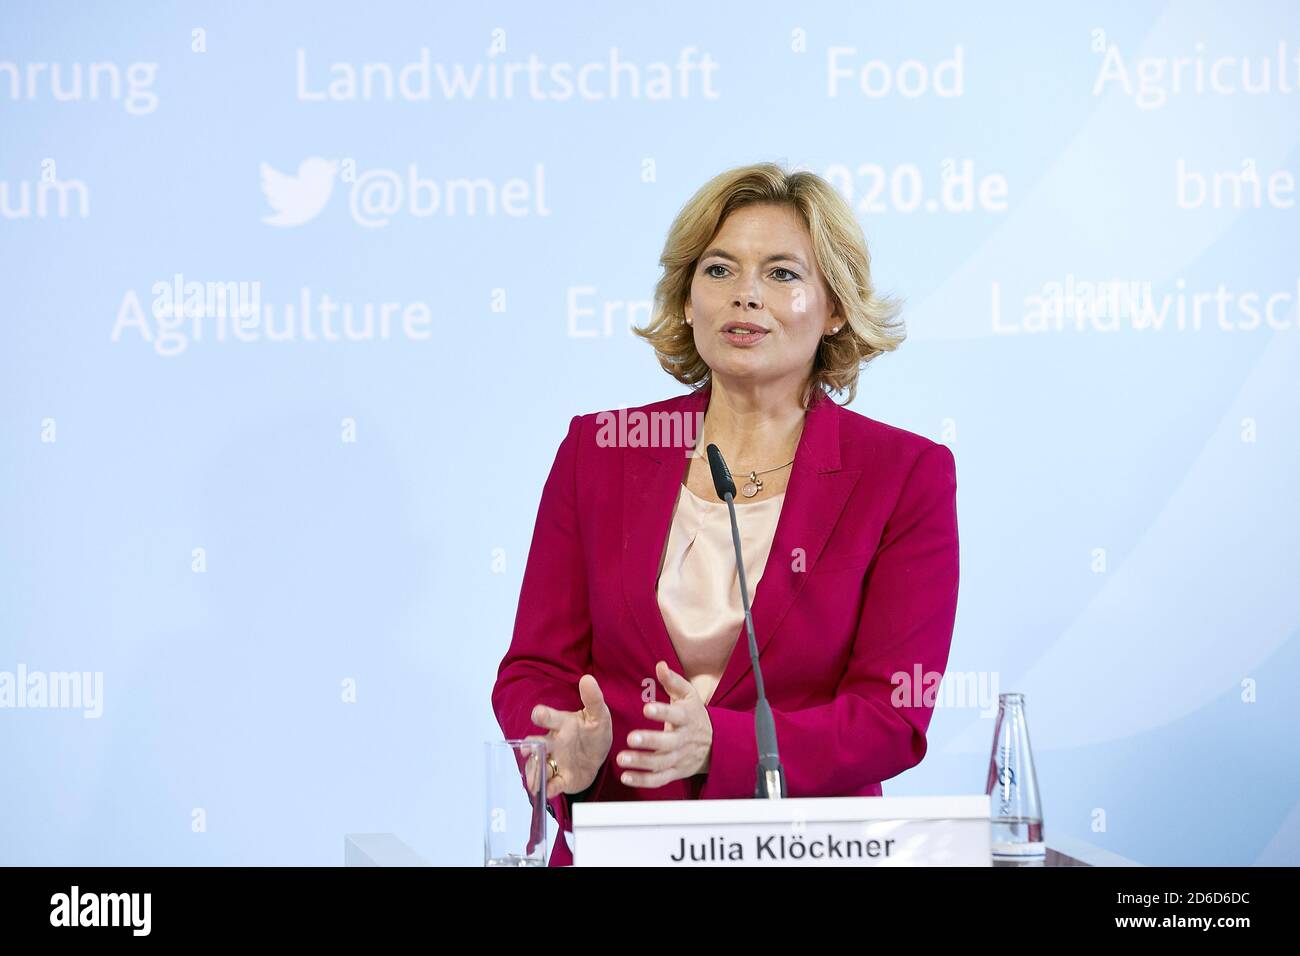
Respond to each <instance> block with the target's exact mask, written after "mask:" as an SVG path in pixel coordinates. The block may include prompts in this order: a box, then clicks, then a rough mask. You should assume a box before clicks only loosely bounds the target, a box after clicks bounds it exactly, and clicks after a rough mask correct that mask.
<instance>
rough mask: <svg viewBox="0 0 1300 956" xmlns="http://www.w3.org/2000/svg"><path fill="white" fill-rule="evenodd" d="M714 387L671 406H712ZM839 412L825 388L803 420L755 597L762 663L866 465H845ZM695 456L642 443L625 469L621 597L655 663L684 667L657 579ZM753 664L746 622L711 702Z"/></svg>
mask: <svg viewBox="0 0 1300 956" xmlns="http://www.w3.org/2000/svg"><path fill="white" fill-rule="evenodd" d="M709 391H710V387H709V386H705V387H703V388H701V389H698V390H696V391H694V392H692V393H691V394H689V395H685V396H683V397H682V399H681V400H680V403H679V405H678V406H677V407H676V408H675V410H676V411H679V412H682V413H684V414H693V413H695V412H697V411H700V412H702V411H704V410H706V409H707V407H708V398H709ZM839 415H840V408H839V406H838V405H836V404H835V403H834V402H833V401H832V400H831V399H830V397H829V396H826V395H824V394H819V395H818V398H817V400H816V401H815V402H814V403H813V406H812V407H811V408H810V409H809V410H808V412H807V417H806V418H805V420H804V429H803V434H802V435H801V436H800V439H799V445H798V447H797V449H796V450H795V459H794V465H793V466H792V468H791V474H790V480H789V482H788V483H787V486H786V492H785V501H784V503H783V504H782V505H781V515H780V517H779V518H778V519H777V526H776V531H775V533H774V536H773V539H772V547H771V551H770V552H769V557H768V560H767V565H766V567H765V569H764V571H763V577H762V579H761V580H760V581H759V582H758V585H757V586H756V587H754V588H752V590H751V594H750V613H751V615H752V616H753V620H754V637H755V640H756V642H757V644H758V651H759V656H760V660H761V659H762V653H763V650H764V649H765V648H766V647H767V646H768V645H769V644H770V643H771V642H772V640H773V638H774V637H775V636H776V633H777V631H778V630H779V629H780V627H781V622H782V620H783V619H784V618H785V615H786V612H787V611H788V610H789V609H790V605H791V604H793V603H794V600H795V598H796V597H798V595H799V591H800V590H801V589H802V588H803V585H804V582H805V581H806V580H807V576H808V572H810V571H812V569H813V568H814V567H815V566H816V564H817V559H818V557H819V556H820V555H821V552H822V548H823V547H824V546H825V544H826V540H827V539H828V538H829V537H830V533H831V530H832V529H833V528H834V527H835V524H836V522H837V521H838V520H839V516H840V513H841V512H842V511H843V510H844V504H845V502H846V501H848V498H849V495H850V494H851V493H852V491H853V488H854V486H855V485H856V484H857V482H858V478H859V477H860V475H861V472H860V471H843V470H841V468H840V438H839ZM697 437H698V436H697ZM689 463H690V459H689V458H688V457H687V456H686V453H685V449H682V448H668V447H660V448H656V447H651V446H642V447H637V448H630V449H628V453H627V455H626V457H625V465H624V472H623V558H622V564H623V590H624V596H625V598H626V599H627V602H628V605H629V606H630V608H631V611H632V616H633V618H634V619H635V620H636V622H637V626H638V628H639V629H640V631H641V634H642V636H643V637H644V638H645V640H646V641H647V642H648V643H649V644H650V646H651V647H652V648H653V649H654V652H655V660H664V661H667V662H668V664H669V666H670V667H672V669H673V670H675V671H676V672H677V673H679V674H683V673H684V670H685V669H684V668H683V666H682V663H681V660H680V658H679V657H678V656H677V650H676V648H675V647H674V646H673V643H672V638H671V636H670V635H669V634H668V629H667V627H666V626H665V625H664V621H663V615H662V613H661V612H660V610H659V601H658V596H657V593H656V582H657V579H658V575H659V561H660V558H661V557H662V556H663V549H664V545H665V543H666V542H667V540H668V532H669V529H670V527H671V525H672V516H673V507H674V504H675V503H676V501H677V496H678V494H679V493H680V488H681V485H682V481H683V479H684V478H685V477H686V468H687V466H688V464H689ZM736 519H737V520H738V521H740V522H742V527H743V522H744V520H745V507H744V506H743V505H742V506H740V507H738V508H737V509H736ZM796 549H800V550H798V551H797V550H796ZM752 669H753V668H752V665H751V662H750V658H749V635H748V634H747V633H746V629H745V625H744V623H743V622H742V623H741V625H740V629H739V635H738V638H737V640H736V645H735V648H734V650H733V651H732V654H731V657H730V658H729V659H728V662H727V666H726V669H725V670H724V671H723V674H722V678H721V680H720V681H719V683H718V686H717V688H716V689H715V690H714V692H713V695H712V696H711V697H710V699H709V703H710V705H712V704H718V703H721V702H722V700H723V698H725V697H726V696H727V695H728V694H729V693H730V692H731V691H732V690H733V689H734V688H735V687H736V686H737V685H738V684H739V683H740V681H741V679H742V678H743V677H744V676H745V675H746V674H748V673H749V672H750V671H751V670H752Z"/></svg>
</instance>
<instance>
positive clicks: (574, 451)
mask: <svg viewBox="0 0 1300 956" xmlns="http://www.w3.org/2000/svg"><path fill="white" fill-rule="evenodd" d="M581 427H582V416H580V415H578V416H574V418H573V420H572V421H570V423H569V432H568V434H567V435H566V436H565V437H564V440H563V441H562V442H561V443H560V447H559V450H558V451H557V452H556V455H555V462H554V464H553V465H552V466H551V473H550V475H549V477H548V478H547V479H546V484H545V485H544V486H543V488H542V497H541V503H540V504H539V505H538V508H537V521H536V524H535V526H534V528H533V540H532V545H531V547H530V548H529V551H528V562H527V564H526V565H525V567H524V579H523V584H522V586H521V589H520V592H519V608H518V611H517V612H516V615H515V626H514V633H513V636H512V637H511V641H510V647H509V649H508V650H507V651H506V654H505V657H504V658H503V659H502V661H501V665H500V667H499V668H498V670H497V679H496V684H495V685H494V686H493V688H492V709H493V711H494V712H495V713H496V717H497V722H498V723H499V724H500V725H501V730H502V732H503V733H504V734H505V736H506V739H507V740H522V739H523V738H524V737H527V736H530V735H533V734H545V733H546V728H544V727H541V726H539V725H537V724H534V723H533V719H532V712H533V708H534V707H536V706H537V705H538V704H545V705H546V706H547V707H553V708H555V709H556V710H580V709H581V708H582V698H581V697H580V696H579V694H578V680H579V678H581V677H582V675H583V674H586V673H589V672H590V669H591V612H590V606H589V603H588V600H587V571H586V563H585V559H584V557H583V548H582V535H581V531H580V528H579V519H578V510H577V469H578V448H579V443H580V433H581ZM590 790H591V788H588V790H587V791H584V794H585V793H589V792H590ZM581 796H583V794H572V795H570V794H560V795H559V796H557V797H555V798H554V799H552V800H550V801H549V804H548V809H550V811H551V815H552V816H554V817H555V820H556V823H557V825H558V826H559V828H560V829H561V830H571V829H572V826H571V824H570V822H569V821H570V815H569V808H570V804H571V802H572V800H573V799H574V798H578V797H581Z"/></svg>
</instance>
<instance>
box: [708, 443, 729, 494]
mask: <svg viewBox="0 0 1300 956" xmlns="http://www.w3.org/2000/svg"><path fill="white" fill-rule="evenodd" d="M708 452H709V471H711V472H713V488H714V490H715V491H717V493H718V497H719V498H721V499H722V500H723V501H726V500H727V495H731V497H732V498H735V497H736V483H735V482H734V481H733V480H732V478H731V469H730V468H728V467H727V463H726V462H725V461H723V459H722V452H720V451H718V446H717V445H710V446H709V448H708Z"/></svg>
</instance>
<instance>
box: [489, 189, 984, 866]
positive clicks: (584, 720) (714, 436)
mask: <svg viewBox="0 0 1300 956" xmlns="http://www.w3.org/2000/svg"><path fill="white" fill-rule="evenodd" d="M660 261H661V265H662V266H663V270H664V272H663V276H662V278H661V279H660V281H659V284H658V287H657V289H656V295H655V310H654V313H653V315H652V316H651V320H650V322H649V323H648V325H647V326H646V327H644V328H641V329H637V330H636V331H637V332H638V334H640V335H642V336H643V337H644V338H645V339H646V340H647V341H648V342H649V343H650V344H651V345H652V346H653V348H654V351H655V355H656V357H657V358H658V360H659V363H660V365H662V366H663V368H664V369H665V370H666V371H667V372H668V373H669V374H670V375H671V376H673V378H674V379H676V380H677V381H678V382H680V383H681V384H683V385H686V386H689V391H687V392H686V393H685V394H683V395H679V396H677V397H673V398H668V399H666V400H664V401H661V402H656V403H654V404H651V405H646V406H643V407H641V408H637V409H629V410H627V411H625V412H613V411H610V412H600V413H592V414H586V415H578V416H575V417H574V418H573V420H572V421H571V422H570V425H569V431H568V434H567V435H566V436H565V438H564V440H563V442H562V443H561V444H560V447H559V451H558V453H557V455H556V458H555V463H554V465H553V467H552V469H551V472H550V476H549V478H548V479H547V481H546V484H545V487H544V488H543V490H542V495H541V504H540V506H539V508H538V514H537V523H536V527H535V530H534V533H533V540H532V547H531V550H530V552H529V556H528V563H527V566H526V569H525V572H524V580H523V586H522V590H521V593H520V599H519V609H518V613H517V616H516V620H515V628H514V634H513V638H512V641H511V644H510V647H509V650H508V651H507V652H506V655H505V657H504V659H503V660H502V662H501V666H500V669H499V671H498V675H497V681H496V685H495V687H494V688H493V692H492V703H493V708H494V710H495V712H496V715H497V718H498V721H499V723H500V725H501V728H502V730H503V731H504V733H505V735H506V736H507V737H508V738H525V737H526V738H529V739H544V740H546V742H547V744H548V752H549V754H550V758H549V760H548V761H547V765H546V767H545V768H543V770H544V772H545V774H546V780H547V783H546V797H547V800H548V805H549V807H550V809H551V811H552V813H553V815H554V816H555V818H556V821H557V823H558V824H559V828H560V830H561V832H562V834H563V833H564V831H568V830H570V829H571V824H570V807H571V804H572V802H573V801H574V800H579V799H586V800H601V801H604V800H681V799H696V798H704V799H708V798H743V797H752V796H753V794H754V787H755V779H756V766H757V756H758V755H757V746H756V743H755V733H754V706H755V699H756V688H755V683H754V674H753V669H752V667H751V666H750V657H749V650H748V638H747V636H746V634H745V627H744V613H743V608H742V603H741V595H740V589H739V583H738V578H737V573H736V567H735V551H734V546H733V543H732V539H731V530H730V522H729V518H728V514H727V507H726V504H725V503H724V502H722V501H720V500H719V499H718V497H717V494H716V492H715V491H714V487H713V483H712V479H711V475H710V471H709V465H708V461H707V459H705V458H704V457H703V454H702V452H703V449H704V448H706V447H707V446H708V445H709V444H716V445H717V446H718V448H719V449H720V450H721V452H722V454H723V456H724V458H725V459H726V461H727V462H728V464H729V465H730V467H731V471H732V473H733V474H734V475H735V476H736V479H737V482H736V483H737V486H738V488H739V489H740V492H739V494H738V495H737V498H736V514H737V520H738V523H739V526H740V534H741V539H742V553H743V555H744V559H745V571H746V579H747V583H748V584H749V588H750V594H751V598H752V617H753V623H754V631H755V635H756V639H757V643H758V648H759V653H760V661H761V664H762V669H763V680H764V686H765V690H766V693H767V697H768V700H769V701H770V703H771V706H772V710H773V714H774V719H775V722H776V731H777V739H778V742H779V744H780V749H781V759H782V763H783V765H784V768H785V772H786V779H787V785H788V791H789V795H790V796H792V797H817V796H852V795H864V796H866V795H879V794H880V793H881V782H882V781H884V780H888V779H890V778H891V777H894V776H897V775H898V774H900V773H902V772H903V771H905V770H907V769H908V768H909V767H912V766H914V765H915V764H917V763H918V762H919V761H920V760H921V758H922V757H923V756H924V755H925V751H926V730H927V727H928V726H929V722H930V717H931V713H932V704H928V703H927V702H926V701H927V699H928V698H927V697H926V696H923V695H922V694H921V693H920V688H916V691H917V692H916V693H900V683H901V681H903V680H907V681H909V682H910V681H913V680H914V679H915V675H916V674H917V673H918V672H919V673H920V674H923V675H926V679H927V680H929V679H937V675H940V674H942V672H943V671H944V669H945V667H946V666H947V661H948V653H949V647H950V643H951V639H952V629H953V622H954V618H955V614H956V608H957V590H958V565H959V562H958V534H957V512H956V470H955V463H954V460H953V456H952V453H951V451H950V450H949V449H948V448H947V447H946V446H944V445H941V444H938V443H936V442H933V441H931V440H929V439H927V438H924V437H922V436H920V435H917V434H914V433H912V432H908V431H905V430H903V429H900V428H896V427H893V426H890V425H887V424H884V423H882V422H879V421H875V420H873V419H871V418H867V417H866V416H863V415H860V414H858V413H856V412H853V411H850V410H849V409H847V408H845V407H844V406H843V405H841V404H840V403H838V402H836V401H834V400H833V399H832V397H831V396H832V394H847V399H846V400H845V402H844V404H847V403H848V402H850V401H852V399H853V397H854V395H855V394H856V388H857V379H858V374H859V371H860V370H861V368H862V367H863V366H864V365H865V363H867V362H869V361H871V360H872V359H874V358H875V357H876V356H878V355H880V354H881V353H883V352H888V351H891V350H892V349H894V348H896V347H897V346H898V345H899V344H900V342H901V341H902V339H903V331H902V328H901V325H900V323H899V322H898V320H897V318H896V312H897V306H896V304H894V303H892V302H890V301H887V300H886V299H884V298H882V297H881V296H879V295H878V294H877V293H876V291H875V288H874V286H873V285H872V281H871V267H870V257H869V255H868V252H867V247H866V242H865V239H864V238H863V235H862V230H861V228H860V226H859V225H858V222H857V220H856V218H855V217H854V215H853V212H852V210H851V209H850V208H849V207H848V205H847V204H846V203H845V201H844V200H843V198H842V197H841V196H840V195H839V194H838V193H837V192H836V191H835V190H834V189H833V188H832V187H831V186H830V185H829V184H828V183H827V182H826V181H825V180H824V179H822V178H820V177H818V176H816V175H815V174H813V173H810V172H793V173H791V172H787V171H785V170H784V169H782V168H781V167H780V166H777V165H774V164H769V163H764V164H759V165H753V166H746V167H742V168H738V169H733V170H729V171H727V172H725V173H722V174H721V175H719V176H717V177H715V178H714V179H713V180H711V181H710V182H708V183H707V184H705V185H704V187H703V188H701V189H700V191H699V192H698V193H696V195H695V196H694V197H693V198H692V199H691V200H690V202H688V203H687V204H686V206H685V207H683V209H682V210H681V212H680V213H679V214H678V216H677V218H676V220H675V221H674V222H673V224H672V227H671V229H670V231H669V234H668V239H667V242H666V243H665V246H664V251H663V256H662V258H661V260H660ZM618 416H622V421H624V422H625V423H626V422H627V421H632V422H634V423H635V421H636V420H637V418H638V416H640V420H641V421H642V422H643V423H644V422H647V421H649V422H655V421H658V422H660V423H662V422H671V423H679V424H680V427H677V428H675V429H673V430H672V431H671V434H673V435H680V436H685V437H684V439H683V440H682V441H681V442H679V443H677V445H676V446H675V447H674V445H673V444H672V443H667V444H665V443H662V442H652V441H647V440H646V439H647V437H648V436H654V435H659V436H662V435H663V434H665V431H664V430H663V429H655V428H653V427H651V428H649V429H642V430H641V431H639V432H638V431H636V430H635V429H632V428H626V427H620V428H612V427H610V425H611V422H612V421H613V420H614V419H615V418H616V417H618ZM656 416H657V417H656ZM692 422H697V423H702V433H699V432H697V430H696V429H695V428H693V427H691V423H692ZM638 436H639V437H638ZM612 438H617V440H611V439H612ZM634 439H635V440H634ZM692 445H693V450H692ZM897 675H903V677H901V678H900V677H898V676H897ZM930 675H934V677H933V678H932V677H931V676H930ZM532 770H533V771H535V770H536V768H532ZM534 779H535V778H534ZM571 862H572V855H571V852H570V848H569V846H568V843H567V837H565V836H563V835H562V836H561V837H560V838H558V839H557V840H556V843H555V846H554V848H553V852H552V853H551V856H550V863H551V865H567V864H570V863H571Z"/></svg>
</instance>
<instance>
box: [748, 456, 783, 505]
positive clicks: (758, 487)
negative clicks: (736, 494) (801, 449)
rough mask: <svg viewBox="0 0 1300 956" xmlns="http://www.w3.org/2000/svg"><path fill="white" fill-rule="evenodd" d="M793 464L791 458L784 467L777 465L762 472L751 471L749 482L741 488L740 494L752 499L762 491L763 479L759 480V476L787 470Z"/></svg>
mask: <svg viewBox="0 0 1300 956" xmlns="http://www.w3.org/2000/svg"><path fill="white" fill-rule="evenodd" d="M793 464H794V459H793V458H791V459H790V460H789V461H787V462H786V463H785V464H784V465H778V466H777V467H775V468H768V469H766V470H764V471H751V472H750V473H749V480H748V481H747V482H745V484H744V486H742V487H741V489H740V493H741V494H742V495H744V496H745V497H746V498H752V497H754V495H756V494H758V493H759V492H760V491H762V490H763V479H762V478H760V477H759V475H766V474H769V473H771V472H773V471H780V470H781V469H782V468H789V467H790V466H791V465H793Z"/></svg>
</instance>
